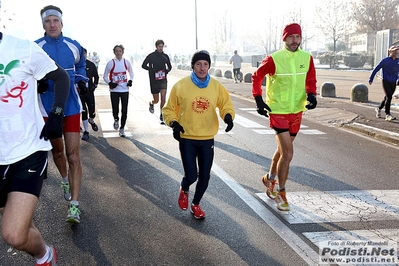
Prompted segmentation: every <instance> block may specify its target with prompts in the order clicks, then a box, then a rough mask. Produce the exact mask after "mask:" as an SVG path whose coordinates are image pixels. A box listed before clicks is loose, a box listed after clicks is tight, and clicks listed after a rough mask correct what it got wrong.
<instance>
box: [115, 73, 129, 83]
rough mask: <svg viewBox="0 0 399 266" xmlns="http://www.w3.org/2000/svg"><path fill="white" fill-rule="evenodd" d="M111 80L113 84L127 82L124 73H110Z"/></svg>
mask: <svg viewBox="0 0 399 266" xmlns="http://www.w3.org/2000/svg"><path fill="white" fill-rule="evenodd" d="M112 80H113V81H114V82H115V83H118V84H120V83H123V82H127V76H126V72H114V73H112Z"/></svg>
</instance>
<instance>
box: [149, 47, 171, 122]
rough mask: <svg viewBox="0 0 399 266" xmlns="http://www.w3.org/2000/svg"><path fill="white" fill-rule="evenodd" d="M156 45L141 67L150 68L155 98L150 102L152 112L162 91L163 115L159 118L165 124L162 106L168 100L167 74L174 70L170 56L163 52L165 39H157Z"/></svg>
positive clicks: (152, 90) (151, 84)
mask: <svg viewBox="0 0 399 266" xmlns="http://www.w3.org/2000/svg"><path fill="white" fill-rule="evenodd" d="M155 47H156V48H157V49H156V50H155V51H154V52H152V53H150V54H149V55H148V56H147V57H146V58H145V60H144V62H143V64H142V65H141V67H142V68H144V69H146V70H148V75H149V77H150V87H151V94H152V96H153V100H152V101H151V102H150V103H149V105H150V106H149V110H150V112H151V113H154V104H156V103H158V102H159V93H161V103H160V113H161V115H160V117H159V119H160V120H161V124H163V123H164V122H163V118H162V108H163V106H164V105H165V102H166V90H167V86H168V80H167V75H168V73H169V72H170V71H171V70H172V64H171V63H170V59H169V56H168V55H167V54H165V53H164V52H163V47H164V41H163V40H157V41H156V42H155Z"/></svg>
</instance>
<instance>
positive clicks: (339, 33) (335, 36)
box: [315, 0, 351, 67]
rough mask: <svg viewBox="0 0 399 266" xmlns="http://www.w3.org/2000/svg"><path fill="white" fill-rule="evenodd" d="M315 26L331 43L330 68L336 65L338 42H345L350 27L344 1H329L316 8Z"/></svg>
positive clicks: (349, 15) (346, 4)
mask: <svg viewBox="0 0 399 266" xmlns="http://www.w3.org/2000/svg"><path fill="white" fill-rule="evenodd" d="M316 13H317V15H316V17H317V19H316V21H315V25H316V27H317V28H319V29H320V30H321V32H322V33H323V34H324V35H325V36H326V37H327V38H329V39H330V40H331V41H332V43H333V55H332V60H331V61H330V66H331V67H333V66H335V65H336V61H335V60H336V59H335V58H336V57H335V54H336V51H337V45H338V43H339V42H343V41H344V40H345V35H346V34H347V33H348V29H349V28H350V27H351V24H350V22H351V12H350V8H349V5H348V3H347V2H346V1H342V2H337V1H333V0H330V1H328V2H327V3H326V2H323V3H321V4H320V5H318V6H316Z"/></svg>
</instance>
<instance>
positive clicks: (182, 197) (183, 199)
mask: <svg viewBox="0 0 399 266" xmlns="http://www.w3.org/2000/svg"><path fill="white" fill-rule="evenodd" d="M177 203H179V207H180V209H182V210H184V211H185V210H187V209H188V192H184V191H183V190H182V189H181V188H180V193H179V199H178V200H177Z"/></svg>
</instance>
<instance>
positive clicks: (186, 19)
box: [1, 0, 324, 58]
mask: <svg viewBox="0 0 399 266" xmlns="http://www.w3.org/2000/svg"><path fill="white" fill-rule="evenodd" d="M315 1H317V0H310V1H301V2H299V1H293V0H292V1H291V0H285V1H272V0H246V1H241V2H240V4H237V1H231V0H197V29H198V33H197V36H198V48H200V49H207V50H211V36H212V34H214V33H213V29H214V27H215V24H216V23H218V19H220V18H221V17H223V16H225V15H226V12H227V16H228V17H229V18H231V19H232V20H233V21H234V26H235V28H234V30H235V31H237V32H245V31H249V30H256V29H257V28H261V27H262V26H263V24H265V21H270V18H271V16H272V17H273V18H274V17H281V18H283V19H284V17H285V19H289V18H287V14H288V13H289V12H294V11H295V10H298V8H299V7H300V8H301V10H302V13H307V14H309V15H308V16H307V17H309V16H311V15H310V14H312V12H314V11H313V10H314V3H315ZM321 1H324V0H319V1H318V2H321ZM48 4H52V5H56V6H58V7H60V8H61V9H62V11H63V23H64V28H63V33H64V35H65V36H68V37H71V38H73V39H76V40H77V41H78V42H79V43H80V44H81V45H82V46H84V47H85V48H86V49H87V50H88V51H91V52H93V51H97V52H98V53H99V54H100V55H101V57H107V58H109V57H112V56H113V54H112V48H113V47H114V46H115V45H116V44H123V45H124V46H125V48H126V51H125V55H126V53H144V54H148V53H150V52H152V51H153V50H154V49H155V47H154V42H155V40H157V39H163V40H164V41H165V44H166V45H167V48H166V52H170V53H173V54H174V53H181V54H184V53H186V54H189V53H192V52H194V51H195V48H196V38H195V37H196V34H195V21H196V20H195V0H168V1H165V0H162V1H161V0H152V1H146V0H141V1H138V0H117V1H107V2H104V1H98V0H52V1H49V0H2V13H1V16H2V20H4V16H7V17H11V18H12V19H13V21H12V22H6V29H2V31H4V32H8V33H10V34H13V35H15V36H18V37H22V38H27V39H30V40H32V41H33V40H36V39H38V38H39V37H41V36H43V34H44V30H43V27H42V22H41V18H40V10H41V9H42V8H43V7H44V6H46V5H48ZM299 5H301V6H299ZM4 11H6V12H7V14H4ZM289 22H291V21H289ZM280 23H281V22H280ZM211 52H212V51H211Z"/></svg>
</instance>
